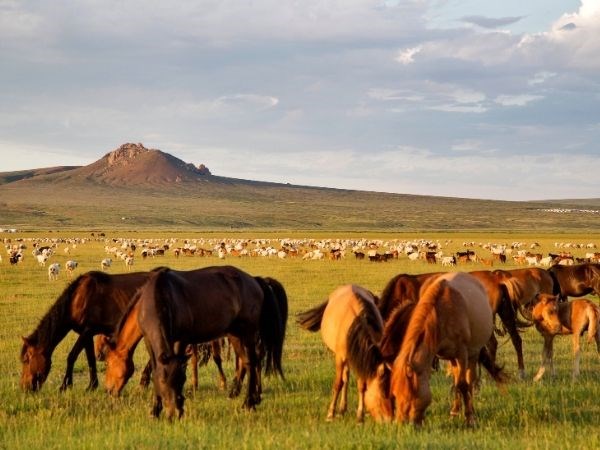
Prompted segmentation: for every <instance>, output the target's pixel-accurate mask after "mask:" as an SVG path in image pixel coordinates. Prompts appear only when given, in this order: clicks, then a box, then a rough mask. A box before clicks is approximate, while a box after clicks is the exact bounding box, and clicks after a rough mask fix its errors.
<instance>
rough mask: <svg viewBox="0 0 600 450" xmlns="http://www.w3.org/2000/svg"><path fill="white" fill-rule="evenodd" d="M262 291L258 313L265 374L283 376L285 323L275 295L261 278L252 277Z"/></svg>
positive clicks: (285, 318)
mask: <svg viewBox="0 0 600 450" xmlns="http://www.w3.org/2000/svg"><path fill="white" fill-rule="evenodd" d="M254 279H255V280H256V281H257V282H258V284H259V285H260V287H261V289H262V291H263V306H262V309H261V313H260V328H259V335H260V340H261V342H262V344H263V346H264V349H265V359H266V365H265V374H267V375H270V374H272V373H278V374H279V376H281V378H285V377H284V376H283V368H282V367H281V357H282V354H283V340H284V339H285V322H286V320H287V317H283V315H282V313H281V310H280V307H279V302H280V299H278V298H276V293H275V292H274V290H272V289H271V286H270V284H269V283H267V281H266V280H264V279H263V278H261V277H254ZM285 299H286V302H285V309H286V311H287V296H286V297H285Z"/></svg>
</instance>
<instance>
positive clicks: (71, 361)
mask: <svg viewBox="0 0 600 450" xmlns="http://www.w3.org/2000/svg"><path fill="white" fill-rule="evenodd" d="M86 339H87V336H86V332H85V331H84V332H83V333H81V334H80V335H79V337H78V338H77V340H76V341H75V344H74V345H73V348H72V349H71V351H70V352H69V356H67V369H66V371H65V376H64V378H63V382H62V384H61V385H60V390H61V391H64V390H66V389H67V388H69V387H71V386H73V366H74V365H75V361H77V357H78V356H79V354H80V353H81V350H83V348H84V346H85V343H86Z"/></svg>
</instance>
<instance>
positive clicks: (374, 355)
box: [346, 291, 383, 380]
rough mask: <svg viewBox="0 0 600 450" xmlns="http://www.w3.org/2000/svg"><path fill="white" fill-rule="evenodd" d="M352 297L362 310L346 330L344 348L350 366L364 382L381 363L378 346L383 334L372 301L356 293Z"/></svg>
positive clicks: (381, 325)
mask: <svg viewBox="0 0 600 450" xmlns="http://www.w3.org/2000/svg"><path fill="white" fill-rule="evenodd" d="M354 295H355V297H356V299H357V300H358V301H359V303H360V304H361V306H362V309H361V311H360V313H359V314H358V315H357V316H356V317H355V318H354V320H353V321H352V325H350V328H349V329H348V334H347V336H346V347H347V355H348V362H349V363H350V366H351V367H352V368H353V369H354V371H355V372H356V374H357V376H358V377H359V378H362V379H363V380H364V379H368V378H372V377H373V376H374V374H375V372H376V371H377V367H378V366H379V364H381V362H382V361H383V357H382V355H381V351H380V349H379V345H378V343H379V341H380V340H381V335H382V333H383V321H382V319H381V314H380V313H379V309H378V308H377V306H376V305H375V303H374V302H373V301H370V300H369V299H365V298H363V297H362V296H361V295H360V293H358V292H356V291H354Z"/></svg>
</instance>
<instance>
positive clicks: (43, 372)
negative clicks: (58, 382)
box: [21, 337, 52, 391]
mask: <svg viewBox="0 0 600 450" xmlns="http://www.w3.org/2000/svg"><path fill="white" fill-rule="evenodd" d="M22 339H23V347H22V349H21V363H23V371H22V373H21V388H22V389H24V390H26V391H37V390H39V389H40V388H41V387H42V384H43V383H44V381H46V378H48V373H49V372H50V367H51V365H52V360H51V359H50V356H49V355H48V354H47V352H46V351H45V348H44V347H42V346H40V345H38V344H37V342H36V340H35V339H34V338H31V337H29V338H25V337H24V338H22Z"/></svg>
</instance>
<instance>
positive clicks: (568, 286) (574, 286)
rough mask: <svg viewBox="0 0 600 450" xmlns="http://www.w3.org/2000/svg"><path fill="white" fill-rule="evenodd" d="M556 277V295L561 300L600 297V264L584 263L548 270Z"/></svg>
mask: <svg viewBox="0 0 600 450" xmlns="http://www.w3.org/2000/svg"><path fill="white" fill-rule="evenodd" d="M548 272H550V274H551V275H552V276H553V277H554V280H555V290H554V294H557V295H560V297H561V299H563V300H566V299H567V297H583V296H584V295H587V294H596V295H597V296H598V297H600V264H593V263H584V264H577V265H575V266H560V265H555V266H552V267H550V268H549V269H548Z"/></svg>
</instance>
